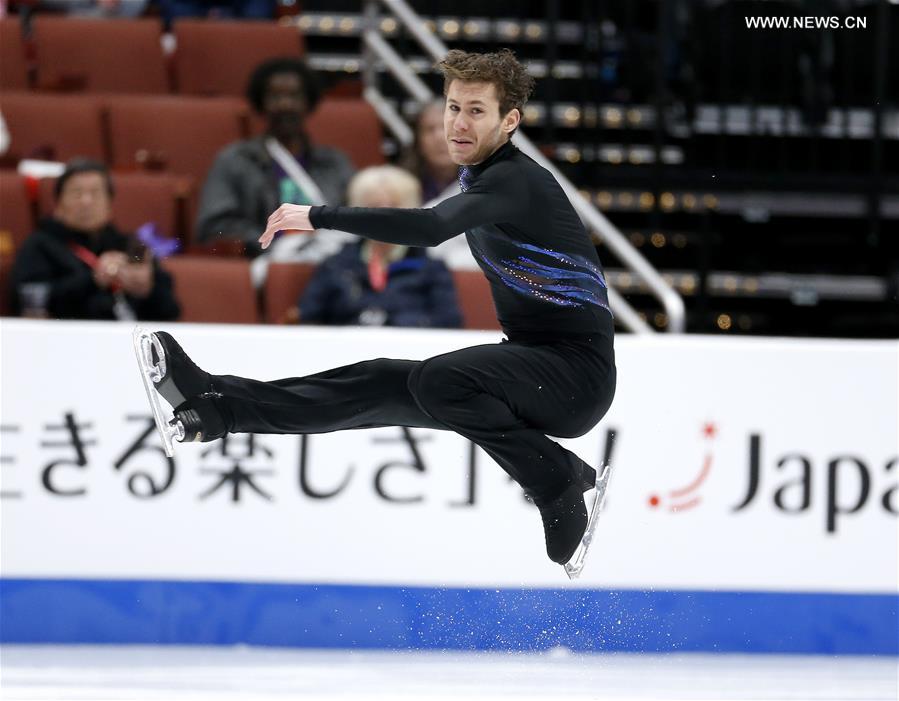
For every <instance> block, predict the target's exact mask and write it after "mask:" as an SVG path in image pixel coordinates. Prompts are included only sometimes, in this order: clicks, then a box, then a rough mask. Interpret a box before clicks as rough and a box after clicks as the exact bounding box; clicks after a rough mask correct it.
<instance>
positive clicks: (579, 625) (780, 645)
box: [0, 578, 899, 655]
mask: <svg viewBox="0 0 899 701" xmlns="http://www.w3.org/2000/svg"><path fill="white" fill-rule="evenodd" d="M897 610H899V596H896V595H893V594H836V593H796V592H789V593H787V592H755V591H753V592H737V591H683V590H678V591H639V590H592V589H512V588H504V589H482V588H471V589H468V588H431V587H392V586H364V585H332V584H321V585H312V584H267V583H240V582H212V581H209V582H188V581H138V580H118V581H113V580H90V579H18V578H6V579H2V580H0V642H2V643H17V644H18V643H64V644H65V643H82V644H104V643H108V644H160V645H176V644H177V645H236V644H247V645H260V646H281V647H300V648H351V649H352V648H358V649H387V650H407V649H413V650H434V649H446V650H495V651H541V650H551V649H554V648H566V649H570V650H572V651H577V652H602V651H639V652H718V653H780V654H783V653H799V654H821V655H839V654H845V655H899V615H897Z"/></svg>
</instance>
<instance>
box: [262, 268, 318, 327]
mask: <svg viewBox="0 0 899 701" xmlns="http://www.w3.org/2000/svg"><path fill="white" fill-rule="evenodd" d="M314 273H315V266H314V265H312V264H310V263H272V264H271V265H269V267H268V273H267V275H266V278H265V291H264V298H263V299H264V306H265V321H266V322H268V323H269V324H283V323H285V321H286V320H287V314H288V312H289V311H290V309H291V308H293V307H295V306H296V303H297V300H298V299H299V298H300V295H301V294H303V290H305V289H306V285H308V284H309V281H310V280H311V279H312V275H313V274H314Z"/></svg>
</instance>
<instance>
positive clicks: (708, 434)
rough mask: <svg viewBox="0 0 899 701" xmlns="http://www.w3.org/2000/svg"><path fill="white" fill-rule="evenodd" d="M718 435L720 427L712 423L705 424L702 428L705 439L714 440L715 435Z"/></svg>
mask: <svg viewBox="0 0 899 701" xmlns="http://www.w3.org/2000/svg"><path fill="white" fill-rule="evenodd" d="M717 433H718V427H717V426H715V424H713V423H712V422H711V421H709V422H708V423H706V424H704V425H703V427H702V435H703V437H705V438H709V439H712V438H714V437H715V434H717Z"/></svg>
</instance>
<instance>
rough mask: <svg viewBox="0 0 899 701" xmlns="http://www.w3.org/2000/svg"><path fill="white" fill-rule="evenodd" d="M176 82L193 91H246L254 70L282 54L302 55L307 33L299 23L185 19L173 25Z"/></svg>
mask: <svg viewBox="0 0 899 701" xmlns="http://www.w3.org/2000/svg"><path fill="white" fill-rule="evenodd" d="M174 32H175V39H176V41H177V47H178V48H177V49H176V52H175V84H176V85H177V88H178V92H180V93H183V94H192V95H233V96H239V95H243V94H244V92H245V91H246V87H247V81H248V80H249V78H250V74H251V73H252V72H253V69H255V68H256V66H258V65H259V64H260V63H262V62H263V61H265V60H267V59H270V58H278V57H282V56H296V57H300V56H302V54H303V48H304V46H303V37H302V35H301V34H300V33H299V32H298V31H297V29H296V28H295V27H286V26H284V25H279V24H275V23H272V22H213V21H209V20H193V19H183V20H177V21H176V22H175V24H174Z"/></svg>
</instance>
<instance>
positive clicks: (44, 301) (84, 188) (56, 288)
mask: <svg viewBox="0 0 899 701" xmlns="http://www.w3.org/2000/svg"><path fill="white" fill-rule="evenodd" d="M55 194H56V206H55V209H54V212H53V216H52V217H50V218H48V219H45V220H43V221H42V222H41V223H40V224H39V226H38V229H37V231H35V232H34V233H32V234H31V236H29V237H28V238H27V239H26V240H25V243H24V244H23V245H22V250H21V251H19V253H18V255H17V256H16V260H15V263H14V264H13V271H12V275H11V279H12V281H13V285H14V289H13V301H14V306H15V308H16V310H17V311H19V312H20V313H25V315H27V316H45V317H46V316H49V317H53V318H61V319H147V320H152V321H167V320H171V319H176V318H177V317H178V314H179V313H180V309H179V306H178V302H177V301H176V299H175V297H174V294H173V292H172V280H171V277H170V276H169V275H168V273H166V272H165V271H163V270H162V269H161V268H160V267H159V266H158V265H157V263H156V261H155V260H153V258H152V255H151V254H150V253H149V252H148V251H147V250H146V249H145V248H144V247H143V246H141V245H140V242H139V241H138V239H136V238H134V237H133V236H127V235H125V234H123V233H121V232H119V231H118V230H116V228H115V227H114V226H113V224H112V198H113V185H112V178H111V177H110V175H109V171H108V170H107V168H106V166H104V165H103V164H102V163H98V162H95V161H90V160H87V159H76V160H73V161H71V162H70V163H69V164H68V165H67V166H66V169H65V171H64V172H63V174H62V175H61V176H60V177H59V179H58V180H57V181H56V190H55Z"/></svg>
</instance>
